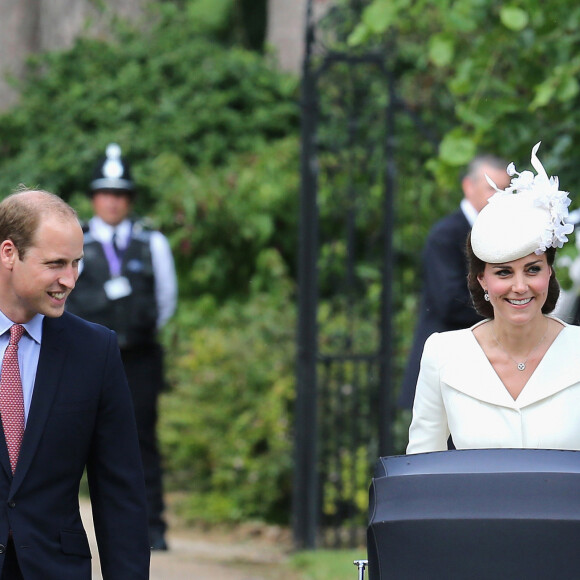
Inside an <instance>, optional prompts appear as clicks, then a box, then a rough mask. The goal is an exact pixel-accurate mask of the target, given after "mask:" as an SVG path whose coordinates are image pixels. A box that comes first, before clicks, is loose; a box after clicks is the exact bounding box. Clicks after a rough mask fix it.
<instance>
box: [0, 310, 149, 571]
mask: <svg viewBox="0 0 580 580" xmlns="http://www.w3.org/2000/svg"><path fill="white" fill-rule="evenodd" d="M85 466H86V469H87V476H88V482H89V487H90V494H91V504H92V509H93V516H94V524H95V531H96V535H97V540H98V546H99V555H100V559H101V568H102V572H103V578H105V579H107V580H109V579H115V580H130V579H145V578H149V555H150V551H149V541H148V532H147V516H146V509H147V508H146V502H145V485H144V481H143V471H142V467H141V459H140V454H139V444H138V440H137V432H136V427H135V420H134V414H133V409H132V403H131V398H130V393H129V389H128V386H127V381H126V378H125V375H124V371H123V366H122V363H121V359H120V355H119V350H118V346H117V340H116V337H115V334H114V333H113V332H112V331H110V330H109V329H106V328H105V327H102V326H98V325H96V324H91V323H89V322H85V321H84V320H81V319H80V318H78V317H76V316H74V315H72V314H70V313H67V312H65V313H64V314H63V315H62V317H60V318H45V319H44V323H43V334H42V344H41V348H40V358H39V362H38V370H37V374H36V380H35V384H34V393H33V396H32V402H31V406H30V412H29V416H28V421H27V424H26V430H25V432H24V438H23V440H22V445H21V449H20V456H19V458H18V464H17V467H16V472H15V474H14V478H12V474H11V470H10V463H9V460H8V451H7V448H6V443H5V440H4V434H3V433H0V499H1V500H2V502H1V506H2V507H0V544H1V545H2V547H4V546H6V543H7V541H8V534H9V530H10V529H11V530H12V534H13V539H14V544H15V548H16V552H17V555H18V561H19V563H20V568H21V570H22V573H23V575H24V577H25V578H26V579H27V580H28V579H30V580H68V579H70V580H85V579H86V580H88V579H89V578H91V554H90V550H89V544H88V541H87V536H86V534H85V531H84V529H83V525H82V522H81V517H80V513H79V503H78V496H79V483H80V481H81V478H82V475H83V470H84V468H85ZM4 552H5V550H2V548H0V565H3V562H4Z"/></svg>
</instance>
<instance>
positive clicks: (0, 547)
mask: <svg viewBox="0 0 580 580" xmlns="http://www.w3.org/2000/svg"><path fill="white" fill-rule="evenodd" d="M4 552H6V546H5V545H4V544H0V554H4Z"/></svg>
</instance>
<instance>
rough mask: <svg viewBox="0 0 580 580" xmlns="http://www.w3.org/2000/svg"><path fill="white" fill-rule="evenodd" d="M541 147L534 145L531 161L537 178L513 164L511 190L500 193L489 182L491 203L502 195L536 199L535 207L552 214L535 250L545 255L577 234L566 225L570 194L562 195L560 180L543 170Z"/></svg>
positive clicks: (509, 188) (564, 192)
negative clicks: (493, 190) (492, 189)
mask: <svg viewBox="0 0 580 580" xmlns="http://www.w3.org/2000/svg"><path fill="white" fill-rule="evenodd" d="M540 143H541V141H540V142H538V143H536V145H534V147H533V149H532V158H531V161H532V166H533V167H534V169H535V170H536V172H537V175H534V173H533V172H532V171H522V172H521V173H519V172H518V171H517V170H516V166H515V165H514V163H510V164H509V165H508V167H507V173H508V175H509V176H510V177H512V179H511V182H510V185H509V187H506V189H505V190H500V189H498V188H497V186H496V185H495V183H493V181H492V180H491V179H489V178H487V181H488V182H489V183H490V185H491V186H492V187H493V188H494V189H495V190H496V192H497V193H496V194H494V195H493V196H492V197H491V198H490V201H492V200H493V198H494V197H495V196H496V195H497V194H499V193H502V194H517V195H530V196H533V198H534V205H536V206H539V207H544V208H546V209H547V210H549V212H550V225H549V227H548V228H547V229H546V230H544V231H543V232H542V235H541V240H540V246H539V248H538V249H537V250H536V254H539V253H541V252H545V251H546V249H547V248H561V247H562V246H563V245H564V244H565V243H566V242H567V241H568V237H567V236H568V234H571V233H572V232H573V231H574V226H573V225H572V224H568V223H566V218H567V217H568V206H569V205H570V201H571V200H570V198H569V197H568V192H567V191H560V189H559V187H560V185H559V180H558V177H548V174H547V173H546V170H545V169H544V166H543V165H542V164H541V162H540V160H539V159H538V157H537V155H536V153H537V151H538V149H539V147H540ZM486 177H487V176H486Z"/></svg>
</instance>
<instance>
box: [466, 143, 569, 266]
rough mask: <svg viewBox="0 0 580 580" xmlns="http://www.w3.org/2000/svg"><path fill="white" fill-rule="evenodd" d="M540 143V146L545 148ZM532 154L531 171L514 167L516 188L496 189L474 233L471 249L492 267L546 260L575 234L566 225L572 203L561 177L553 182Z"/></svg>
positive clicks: (510, 168) (511, 171) (510, 172)
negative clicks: (534, 257) (536, 256)
mask: <svg viewBox="0 0 580 580" xmlns="http://www.w3.org/2000/svg"><path fill="white" fill-rule="evenodd" d="M540 143H541V142H540ZM540 143H537V144H536V145H535V146H534V148H533V149H532V166H533V168H534V169H535V170H536V172H537V175H534V173H533V172H532V171H522V172H521V173H518V172H517V171H516V168H515V165H514V164H513V163H510V164H509V165H508V168H507V173H508V175H510V176H511V178H512V179H511V183H510V185H509V187H507V188H506V189H505V190H503V189H498V187H497V186H496V184H495V183H494V182H493V181H492V180H491V179H490V178H489V177H488V176H487V175H486V178H487V181H488V182H489V183H490V185H491V186H492V187H493V188H494V189H495V191H496V192H495V193H494V194H493V195H492V196H491V197H490V198H489V201H488V204H487V205H486V206H485V207H484V208H483V209H482V210H481V212H480V213H479V215H478V216H477V219H476V220H475V223H474V224H473V228H472V230H471V247H472V249H473V252H474V253H475V255H476V256H477V257H478V258H479V259H480V260H483V261H484V262H487V263H490V264H503V263H504V262H511V261H512V260H518V259H519V258H523V257H524V256H527V255H528V254H532V253H536V254H541V253H542V252H545V251H546V249H547V248H561V247H562V246H563V245H564V244H565V243H566V242H567V241H568V238H567V235H568V234H571V233H572V231H573V230H574V226H573V225H572V224H569V223H566V218H567V217H568V206H569V205H570V198H569V197H568V192H566V191H560V190H559V181H558V177H548V175H547V173H546V171H545V169H544V167H543V165H542V164H541V163H540V160H539V159H538V157H537V156H536V153H537V151H538V149H539V147H540Z"/></svg>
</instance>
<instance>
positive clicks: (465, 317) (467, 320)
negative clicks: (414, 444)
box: [399, 209, 481, 408]
mask: <svg viewBox="0 0 580 580" xmlns="http://www.w3.org/2000/svg"><path fill="white" fill-rule="evenodd" d="M470 229H471V226H470V224H469V222H468V221H467V218H466V217H465V215H464V213H463V212H462V211H461V209H458V210H457V211H455V212H453V213H452V214H449V215H448V216H445V217H444V218H442V219H441V220H440V221H438V222H437V223H436V224H435V225H434V226H433V228H432V229H431V231H430V232H429V235H428V236H427V240H426V242H425V246H424V249H423V255H422V274H423V280H422V284H423V288H422V292H421V303H420V309H419V319H418V322H417V326H416V327H415V334H414V337H413V345H412V347H411V352H410V354H409V358H408V361H407V367H406V369H405V374H404V376H403V383H402V385H401V392H400V395H399V405H400V406H401V407H403V408H411V407H412V406H413V400H414V398H415V387H416V385H417V377H418V376H419V366H420V363H421V356H422V354H423V346H424V344H425V341H426V340H427V338H428V337H429V336H430V335H431V334H433V333H434V332H445V331H447V330H459V329H460V328H467V327H469V326H472V325H473V324H475V323H476V322H478V321H479V320H481V316H479V314H477V312H476V311H475V309H474V308H473V305H472V302H471V296H470V295H469V290H468V288H467V258H466V255H465V243H466V241H467V236H468V234H469V231H470Z"/></svg>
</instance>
